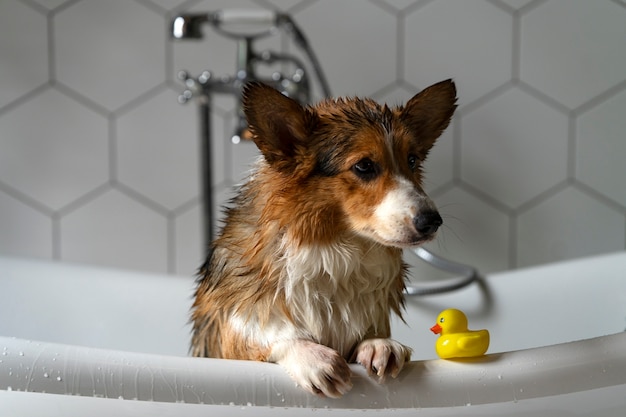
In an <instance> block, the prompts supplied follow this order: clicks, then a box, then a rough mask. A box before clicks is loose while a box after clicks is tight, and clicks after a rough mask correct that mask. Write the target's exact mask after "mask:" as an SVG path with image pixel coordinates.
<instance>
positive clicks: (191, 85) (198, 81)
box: [176, 70, 212, 104]
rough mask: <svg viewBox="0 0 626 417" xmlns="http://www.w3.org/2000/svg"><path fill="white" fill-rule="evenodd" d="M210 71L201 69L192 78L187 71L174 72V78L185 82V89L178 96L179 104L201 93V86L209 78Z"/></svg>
mask: <svg viewBox="0 0 626 417" xmlns="http://www.w3.org/2000/svg"><path fill="white" fill-rule="evenodd" d="M211 77H212V75H211V72H210V71H202V73H201V74H200V75H199V76H198V77H197V78H193V77H192V76H190V75H189V73H188V72H187V71H184V70H181V71H178V74H176V78H178V79H179V80H181V81H183V82H184V83H185V87H186V88H185V90H183V92H182V94H181V95H179V96H178V102H179V103H181V104H185V103H187V102H188V101H189V100H191V99H192V98H193V97H194V96H195V95H197V94H200V93H202V87H203V86H204V85H205V84H207V83H208V82H209V81H210V80H211Z"/></svg>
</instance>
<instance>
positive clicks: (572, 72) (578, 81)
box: [520, 1, 626, 109]
mask: <svg viewBox="0 0 626 417" xmlns="http://www.w3.org/2000/svg"><path fill="white" fill-rule="evenodd" d="M624 12H625V11H624V6H623V5H618V4H616V2H611V1H600V2H593V3H591V2H584V1H570V2H554V1H553V2H545V3H543V4H541V5H539V6H538V7H536V8H534V9H533V10H531V11H529V12H528V14H527V15H525V16H523V17H522V20H521V45H522V47H521V55H522V61H521V72H520V74H521V78H522V79H523V80H524V81H526V82H527V83H529V84H531V85H532V86H534V87H535V88H537V89H538V90H541V91H542V92H544V93H545V94H547V95H549V96H550V97H553V98H554V99H556V100H557V101H559V102H560V103H563V104H564V105H566V106H568V107H569V108H571V109H574V108H577V107H578V106H580V105H582V104H583V103H585V102H586V101H588V100H590V99H591V98H593V97H595V96H597V95H598V94H600V93H602V92H604V91H607V90H609V89H610V88H611V87H614V86H615V85H617V84H619V83H620V82H621V81H623V80H624V74H626V59H624V56H626V42H624V39H626V24H625V23H624V20H625V17H624ZM599 22H601V24H599ZM573 86H575V88H572V87H573Z"/></svg>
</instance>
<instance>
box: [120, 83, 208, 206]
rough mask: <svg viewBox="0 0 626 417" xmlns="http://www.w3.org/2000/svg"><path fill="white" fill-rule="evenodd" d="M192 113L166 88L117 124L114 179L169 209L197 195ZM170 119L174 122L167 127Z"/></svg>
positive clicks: (196, 148)
mask: <svg viewBox="0 0 626 417" xmlns="http://www.w3.org/2000/svg"><path fill="white" fill-rule="evenodd" d="M196 116H197V114H196V113H195V112H192V111H189V109H188V108H185V107H183V106H181V105H180V104H178V103H177V102H176V94H174V93H173V92H172V91H170V90H165V91H162V92H160V93H159V94H157V95H155V96H154V97H150V98H148V99H147V100H146V101H144V102H142V103H141V104H140V105H139V106H137V107H136V108H134V109H132V110H130V111H128V112H127V113H125V114H123V115H121V116H120V117H119V118H118V120H117V147H116V148H117V170H118V172H117V175H118V177H117V178H118V180H119V181H120V182H122V183H124V184H125V185H128V186H129V187H131V188H133V189H134V190H135V191H137V192H139V193H141V194H142V195H144V196H146V197H148V198H149V199H151V200H153V201H154V202H156V203H157V204H160V205H161V206H163V207H165V208H166V209H168V210H173V209H175V208H176V207H179V206H181V205H182V204H184V203H185V202H187V201H189V200H191V199H193V198H194V197H195V196H197V195H198V192H199V191H198V190H199V184H198V183H199V180H200V176H199V173H200V168H199V163H200V156H199V150H200V146H199V144H198V135H199V133H198V123H197V121H196ZM172 118H175V119H176V120H177V121H178V123H176V124H174V123H171V120H172Z"/></svg>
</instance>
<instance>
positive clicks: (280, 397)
mask: <svg viewBox="0 0 626 417" xmlns="http://www.w3.org/2000/svg"><path fill="white" fill-rule="evenodd" d="M2 353H6V354H5V355H3V356H1V357H0V358H2V359H3V361H2V362H1V363H0V390H5V391H6V390H8V387H11V390H12V391H24V392H42V391H45V393H46V394H56V395H70V396H81V397H90V396H91V397H98V398H110V399H120V398H123V399H129V400H135V399H136V400H137V401H151V402H164V403H179V402H184V403H187V404H205V405H236V406H241V407H246V406H250V405H255V406H263V407H280V408H285V407H287V408H290V407H293V408H314V409H315V408H320V409H321V408H332V409H417V408H419V409H431V408H444V407H460V406H467V405H473V406H475V405H485V404H496V403H510V402H517V401H522V400H528V399H535V398H543V397H550V396H559V395H564V394H570V393H576V392H580V391H589V390H594V389H599V388H606V387H613V386H619V385H625V388H626V333H617V334H613V335H606V336H600V337H596V338H592V339H585V340H580V341H575V342H568V343H562V344H558V345H551V346H545V347H539V348H531V349H524V350H519V351H512V352H504V353H496V354H490V355H485V356H484V357H481V358H475V359H467V360H462V361H449V360H426V361H413V362H411V363H409V364H408V365H407V368H406V369H405V370H403V372H402V373H401V374H400V376H399V377H398V378H397V379H396V380H392V381H389V382H388V383H387V384H385V385H378V384H377V383H376V382H374V381H373V380H372V379H371V378H369V377H368V376H367V375H366V372H365V370H364V369H363V368H362V367H360V366H358V365H351V369H352V371H353V374H354V375H353V383H354V387H353V389H352V391H351V392H350V393H348V394H347V395H346V396H344V397H343V398H342V399H339V400H334V399H324V398H318V397H314V396H312V395H309V394H307V393H305V392H304V391H303V390H302V389H300V388H298V387H296V386H295V385H294V384H293V382H292V381H291V379H290V378H289V377H288V376H287V375H286V374H285V373H284V371H283V370H282V368H280V367H279V366H277V365H274V364H268V363H259V362H248V361H229V360H222V359H207V358H190V357H174V356H164V355H155V354H140V353H135V352H123V351H113V350H107V349H98V348H91V347H81V346H71V345H61V344H54V343H46V342H37V341H28V340H24V339H15V338H7V337H0V354H2ZM59 364H63V370H62V371H61V370H60V368H59ZM27 368H29V370H28V371H26V369H27ZM55 368H59V370H58V376H59V377H60V380H56V376H57V374H56V373H54V372H55ZM9 369H11V370H12V372H10V371H9ZM20 369H21V370H23V372H18V370H20ZM46 369H48V374H49V375H48V377H44V376H43V374H44V373H45V372H46ZM9 373H11V375H9ZM98 375H101V376H102V383H100V384H97V383H96V382H94V381H96V379H97V376H98ZM232 375H235V376H239V375H243V376H244V378H242V379H237V378H232V377H231V376H232ZM85 381H92V384H91V385H90V384H89V383H88V382H85ZM146 387H151V390H152V391H151V392H149V391H150V390H149V389H147V388H146ZM190 387H191V388H190ZM194 390H195V394H194V393H193V392H192V391H194ZM201 392H202V395H200V394H199V393H201ZM623 401H624V407H625V408H626V399H623Z"/></svg>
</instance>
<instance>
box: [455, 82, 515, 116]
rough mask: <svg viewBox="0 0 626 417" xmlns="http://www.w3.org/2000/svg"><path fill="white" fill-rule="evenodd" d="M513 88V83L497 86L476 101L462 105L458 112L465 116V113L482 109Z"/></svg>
mask: <svg viewBox="0 0 626 417" xmlns="http://www.w3.org/2000/svg"><path fill="white" fill-rule="evenodd" d="M512 88H514V84H513V82H511V81H510V80H509V81H506V82H505V83H504V84H501V85H499V86H497V87H496V88H494V89H493V90H491V91H489V92H488V93H487V94H485V95H483V96H481V97H478V98H477V99H476V100H474V101H472V102H470V103H467V104H464V105H463V106H460V110H462V111H463V114H464V115H465V114H466V113H471V112H473V111H474V110H476V109H477V108H479V107H482V106H483V105H485V104H487V103H489V102H491V101H493V100H494V99H496V98H498V97H500V96H501V95H503V94H504V93H506V92H508V91H509V90H510V89H512Z"/></svg>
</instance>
